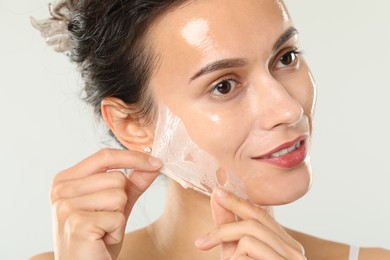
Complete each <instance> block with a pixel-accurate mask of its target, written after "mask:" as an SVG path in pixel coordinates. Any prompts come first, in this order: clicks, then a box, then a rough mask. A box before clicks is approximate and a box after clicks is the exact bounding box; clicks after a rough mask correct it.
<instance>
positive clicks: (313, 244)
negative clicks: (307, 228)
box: [285, 228, 390, 260]
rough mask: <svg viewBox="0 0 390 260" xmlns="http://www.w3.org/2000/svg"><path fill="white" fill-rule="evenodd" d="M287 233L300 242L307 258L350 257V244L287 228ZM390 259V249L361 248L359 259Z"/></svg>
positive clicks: (333, 258) (333, 259)
mask: <svg viewBox="0 0 390 260" xmlns="http://www.w3.org/2000/svg"><path fill="white" fill-rule="evenodd" d="M285 230H286V231H287V233H289V235H290V236H292V237H293V238H294V239H295V240H297V241H298V242H300V243H301V244H302V245H303V247H304V248H305V251H306V257H307V259H332V260H335V259H348V256H349V249H350V245H347V244H343V243H338V242H334V241H329V240H325V239H321V238H318V237H315V236H311V235H308V234H304V233H301V232H298V231H295V230H291V229H288V228H285ZM372 259H375V260H389V259H390V251H389V250H386V249H382V248H361V249H360V253H359V260H372Z"/></svg>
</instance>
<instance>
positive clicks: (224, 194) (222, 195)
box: [215, 188, 228, 198]
mask: <svg viewBox="0 0 390 260" xmlns="http://www.w3.org/2000/svg"><path fill="white" fill-rule="evenodd" d="M215 193H216V194H217V196H218V197H220V198H225V197H227V195H228V194H227V192H226V191H225V190H223V189H221V188H217V189H216V191H215Z"/></svg>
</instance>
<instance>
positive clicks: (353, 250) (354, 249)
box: [348, 245, 360, 260]
mask: <svg viewBox="0 0 390 260" xmlns="http://www.w3.org/2000/svg"><path fill="white" fill-rule="evenodd" d="M359 250H360V248H359V247H358V246H352V245H351V246H350V247H349V258H348V259H349V260H358V259H359Z"/></svg>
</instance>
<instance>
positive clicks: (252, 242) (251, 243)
mask: <svg viewBox="0 0 390 260" xmlns="http://www.w3.org/2000/svg"><path fill="white" fill-rule="evenodd" d="M245 257H249V259H272V260H285V259H296V258H290V257H287V256H282V255H280V254H279V253H278V252H277V251H275V250H274V249H273V248H272V247H270V246H269V245H267V244H266V243H264V242H263V241H261V240H258V239H257V238H254V237H252V236H249V235H246V236H244V237H242V238H241V239H240V241H239V242H238V245H237V249H236V251H235V252H234V254H233V255H232V256H231V257H230V258H225V259H234V260H236V259H242V258H245Z"/></svg>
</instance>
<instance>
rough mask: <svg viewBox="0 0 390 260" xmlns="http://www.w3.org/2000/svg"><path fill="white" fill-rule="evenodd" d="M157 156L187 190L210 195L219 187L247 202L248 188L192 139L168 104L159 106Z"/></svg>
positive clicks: (154, 153)
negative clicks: (190, 189)
mask: <svg viewBox="0 0 390 260" xmlns="http://www.w3.org/2000/svg"><path fill="white" fill-rule="evenodd" d="M152 151H153V156H155V157H158V158H160V159H161V160H162V162H163V163H164V166H163V168H162V169H161V172H162V173H163V174H164V175H166V176H168V177H169V178H171V179H173V180H174V181H176V182H178V183H179V184H180V185H181V186H183V187H184V188H186V189H187V188H192V189H194V190H196V191H199V192H201V193H203V194H206V195H210V194H211V193H212V191H213V190H214V189H215V188H216V187H223V188H224V189H225V190H227V191H229V192H232V193H234V194H235V195H237V196H238V197H240V198H243V199H247V198H248V196H247V193H246V191H245V185H244V183H243V182H242V180H240V179H239V178H238V177H237V176H235V175H233V174H231V173H229V172H227V171H226V170H225V169H223V168H221V166H220V164H219V162H218V161H217V160H216V159H215V158H214V157H213V156H211V155H210V154H208V153H207V152H206V151H204V150H202V149H200V148H199V147H198V146H197V145H196V144H195V143H194V142H193V141H192V139H191V137H190V136H189V134H188V132H187V130H186V128H185V126H184V124H183V122H182V120H181V119H180V118H179V117H177V116H176V115H174V114H173V113H172V112H171V111H170V110H169V108H167V107H166V106H164V105H160V106H159V110H158V120H157V125H156V130H155V138H154V143H153V149H152Z"/></svg>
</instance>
